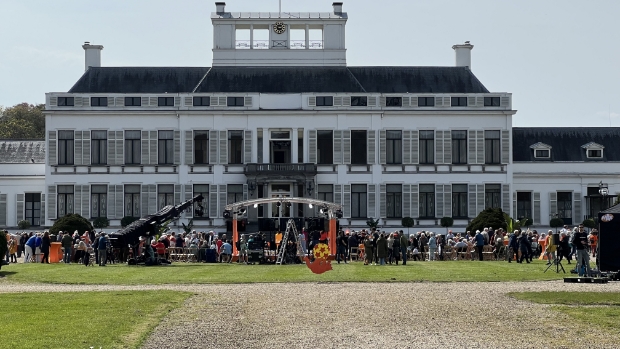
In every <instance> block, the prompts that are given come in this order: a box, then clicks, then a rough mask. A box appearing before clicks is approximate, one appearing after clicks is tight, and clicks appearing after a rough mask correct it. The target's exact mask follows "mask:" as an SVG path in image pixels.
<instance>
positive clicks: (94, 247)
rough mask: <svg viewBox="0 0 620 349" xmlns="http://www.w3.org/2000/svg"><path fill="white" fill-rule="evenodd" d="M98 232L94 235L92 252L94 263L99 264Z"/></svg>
mask: <svg viewBox="0 0 620 349" xmlns="http://www.w3.org/2000/svg"><path fill="white" fill-rule="evenodd" d="M100 237H101V235H100V234H96V235H95V240H93V253H94V254H95V263H97V264H99V238H100Z"/></svg>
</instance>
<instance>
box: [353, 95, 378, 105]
mask: <svg viewBox="0 0 620 349" xmlns="http://www.w3.org/2000/svg"><path fill="white" fill-rule="evenodd" d="M349 104H350V103H349ZM368 106H369V107H376V106H377V97H375V96H372V97H368Z"/></svg>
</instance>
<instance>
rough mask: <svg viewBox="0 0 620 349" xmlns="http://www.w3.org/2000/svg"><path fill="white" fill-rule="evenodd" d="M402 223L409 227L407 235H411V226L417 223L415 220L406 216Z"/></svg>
mask: <svg viewBox="0 0 620 349" xmlns="http://www.w3.org/2000/svg"><path fill="white" fill-rule="evenodd" d="M400 223H401V224H402V225H403V227H405V228H407V235H409V228H411V227H413V226H414V225H415V221H414V220H413V218H411V217H404V218H403V219H402V221H401V222H400Z"/></svg>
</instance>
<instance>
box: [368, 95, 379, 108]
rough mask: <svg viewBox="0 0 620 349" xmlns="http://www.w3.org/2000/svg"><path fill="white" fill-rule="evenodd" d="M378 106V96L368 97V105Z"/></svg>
mask: <svg viewBox="0 0 620 349" xmlns="http://www.w3.org/2000/svg"><path fill="white" fill-rule="evenodd" d="M376 106H377V97H368V107H376Z"/></svg>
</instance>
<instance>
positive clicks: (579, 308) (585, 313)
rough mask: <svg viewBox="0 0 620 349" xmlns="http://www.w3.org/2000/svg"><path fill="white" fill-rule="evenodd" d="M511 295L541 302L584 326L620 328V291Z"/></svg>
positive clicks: (609, 328) (523, 293) (614, 329)
mask: <svg viewBox="0 0 620 349" xmlns="http://www.w3.org/2000/svg"><path fill="white" fill-rule="evenodd" d="M508 295H509V296H511V297H514V298H517V299H521V300H527V301H530V302H535V303H540V304H552V305H553V307H552V309H553V310H554V311H558V312H561V313H564V314H567V315H568V316H570V317H571V318H573V319H575V320H576V321H579V322H580V323H582V324H583V325H584V326H586V325H587V326H598V327H601V328H603V329H607V330H612V331H617V330H618V328H620V293H619V292H519V293H509V294H508Z"/></svg>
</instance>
